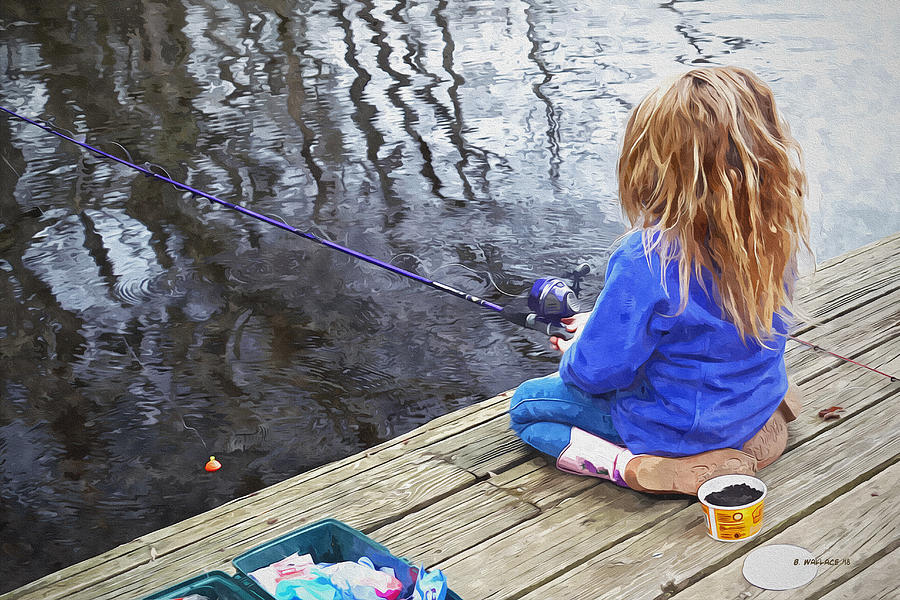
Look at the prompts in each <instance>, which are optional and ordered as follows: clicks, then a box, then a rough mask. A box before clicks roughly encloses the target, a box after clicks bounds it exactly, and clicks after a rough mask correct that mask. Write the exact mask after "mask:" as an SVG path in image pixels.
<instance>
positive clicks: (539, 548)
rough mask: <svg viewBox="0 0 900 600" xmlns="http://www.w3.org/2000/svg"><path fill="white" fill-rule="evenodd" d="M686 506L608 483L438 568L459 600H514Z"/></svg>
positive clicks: (679, 499) (577, 496) (561, 503)
mask: <svg viewBox="0 0 900 600" xmlns="http://www.w3.org/2000/svg"><path fill="white" fill-rule="evenodd" d="M573 477H574V476H573ZM688 504H690V501H689V500H688V499H684V498H676V499H658V498H653V497H650V496H647V495H644V494H639V493H636V492H632V491H630V490H625V489H622V488H618V487H616V486H615V485H612V484H610V483H605V484H603V485H595V486H593V487H591V488H588V489H587V490H584V491H583V492H581V493H579V494H576V495H573V496H572V497H571V498H569V499H568V500H566V501H563V502H560V503H559V504H558V505H557V506H555V507H553V508H551V509H548V510H545V511H543V512H542V513H541V514H540V515H539V516H537V517H535V518H534V519H531V520H530V521H527V522H525V523H523V524H522V525H520V526H517V527H515V528H513V529H511V530H509V531H507V532H505V533H504V534H503V535H500V536H497V537H495V538H491V539H489V540H487V541H485V542H483V543H481V544H478V545H477V546H475V547H473V548H471V549H469V550H467V551H466V552H463V553H461V554H458V555H456V556H454V557H451V558H449V559H448V560H445V561H441V562H439V563H438V564H437V565H436V566H437V567H438V568H440V569H442V570H444V572H445V573H446V574H447V577H448V580H449V581H451V582H452V587H453V590H454V591H455V592H457V593H458V594H459V595H460V596H462V597H463V598H479V599H481V600H488V599H498V598H509V597H517V595H518V594H521V593H522V592H523V591H526V590H529V589H532V588H534V587H537V586H538V585H541V584H543V583H545V582H546V581H547V580H548V579H550V578H553V577H557V576H560V575H561V574H563V573H564V572H565V571H567V570H568V569H570V568H572V567H574V566H575V565H578V564H581V563H582V562H584V561H585V560H587V559H589V558H591V557H592V556H594V555H596V554H597V553H599V552H601V551H603V550H604V549H606V548H609V547H611V546H614V545H615V544H617V543H619V542H621V541H622V540H624V539H626V538H628V537H629V536H632V535H634V534H635V533H636V532H639V531H641V530H643V529H646V528H648V527H651V526H652V525H653V524H654V523H657V522H659V521H662V520H664V519H665V518H666V517H669V516H671V515H673V514H675V513H677V512H678V511H680V510H682V509H684V507H685V506H687V505H688ZM564 597H565V596H553V595H550V596H544V598H564Z"/></svg>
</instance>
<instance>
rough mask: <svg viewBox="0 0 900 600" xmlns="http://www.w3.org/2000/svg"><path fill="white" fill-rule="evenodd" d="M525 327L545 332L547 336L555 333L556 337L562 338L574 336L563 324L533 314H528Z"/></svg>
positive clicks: (569, 338)
mask: <svg viewBox="0 0 900 600" xmlns="http://www.w3.org/2000/svg"><path fill="white" fill-rule="evenodd" d="M525 327H527V328H528V329H534V330H535V331H540V332H541V333H546V334H547V337H551V336H554V335H555V336H556V337H561V338H562V339H564V340H571V339H572V338H573V337H574V334H573V333H572V332H571V331H569V330H568V329H567V328H566V326H565V325H560V324H559V323H550V322H548V321H544V320H543V319H541V318H539V317H538V316H537V315H535V314H530V315H528V318H527V319H526V324H525Z"/></svg>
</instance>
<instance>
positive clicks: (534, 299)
mask: <svg viewBox="0 0 900 600" xmlns="http://www.w3.org/2000/svg"><path fill="white" fill-rule="evenodd" d="M0 111H3V112H5V113H7V114H8V115H10V116H13V117H15V118H17V119H20V120H22V121H24V122H26V123H29V124H31V125H34V126H35V127H39V128H40V129H43V130H44V131H46V132H47V133H50V134H53V135H55V136H57V137H59V138H62V139H64V140H66V141H68V142H71V143H73V144H76V145H78V146H81V147H82V148H84V149H86V150H88V151H90V152H93V153H94V154H97V155H99V156H102V157H104V158H108V159H110V160H112V161H115V162H117V163H119V164H122V165H125V166H126V167H128V168H130V169H133V170H135V171H138V172H139V173H143V174H144V175H145V176H147V177H153V178H155V179H158V180H160V181H163V182H165V183H168V184H171V185H173V186H175V187H176V188H177V189H180V190H183V191H185V192H188V193H189V194H191V196H192V197H200V198H204V199H206V200H209V201H210V203H215V204H219V205H221V206H224V207H226V208H230V209H231V210H234V211H237V212H239V213H242V214H244V215H247V216H248V217H252V218H254V219H257V220H259V221H262V222H263V223H267V224H269V225H272V226H274V227H278V228H279V229H283V230H284V231H287V232H288V233H292V234H294V235H297V236H300V237H302V238H305V239H307V240H309V241H311V242H315V243H317V244H321V245H322V246H325V247H327V248H331V249H332V250H337V251H338V252H342V253H344V254H347V255H349V256H352V257H353V258H356V259H359V260H361V261H364V262H367V263H369V264H371V265H375V266H376V267H379V268H381V269H385V270H387V271H390V272H392V273H395V274H397V275H400V276H402V277H406V278H408V279H412V280H414V281H418V282H419V283H423V284H425V285H427V286H429V287H431V288H434V289H436V290H439V291H441V292H444V293H447V294H450V295H452V296H456V297H457V298H461V299H463V300H467V301H468V302H471V303H473V304H476V305H478V306H480V307H481V308H484V309H487V310H491V311H494V312H496V313H498V314H499V315H500V316H501V317H503V318H504V319H506V320H507V321H509V322H511V323H515V324H516V325H519V326H521V327H525V328H527V329H533V330H535V331H540V332H541V333H544V334H546V335H548V336H558V337H561V338H563V339H571V338H572V333H571V332H570V331H569V330H568V329H567V328H566V326H565V325H563V324H561V323H560V320H561V319H564V318H566V317H571V316H572V315H574V314H575V313H577V312H579V309H578V306H577V305H578V303H577V297H578V292H579V291H580V282H581V279H582V278H583V277H584V276H585V275H587V274H588V273H589V272H590V267H589V266H588V265H587V264H582V265H580V266H579V267H578V268H577V269H575V270H574V271H573V272H572V273H571V274H570V276H571V277H572V279H573V288H574V289H573V288H570V287H569V286H568V285H567V284H566V283H565V282H564V281H563V280H561V279H559V278H556V277H546V278H542V279H538V280H537V281H535V282H534V284H533V285H532V288H531V292H530V293H529V297H528V308H529V310H530V312H521V311H513V310H510V309H509V308H508V307H503V306H500V305H499V304H495V303H493V302H490V301H489V300H485V299H483V298H479V297H478V296H475V295H472V294H469V293H467V292H464V291H462V290H459V289H456V288H454V287H451V286H449V285H447V284H445V283H441V282H440V281H436V280H434V279H429V278H427V277H423V276H422V275H419V274H418V273H413V272H412V271H407V270H406V269H403V268H401V267H398V266H396V265H393V264H391V263H389V262H384V261H382V260H379V259H377V258H374V257H372V256H369V255H367V254H363V253H362V252H359V251H357V250H353V249H352V248H347V247H346V246H342V245H340V244H336V243H335V242H332V241H330V240H327V239H324V238H321V237H319V236H317V235H315V234H313V233H310V232H308V231H303V230H301V229H298V228H297V227H294V226H292V225H288V224H287V223H285V222H283V221H279V220H278V219H273V218H272V217H269V216H266V215H264V214H261V213H258V212H256V211H253V210H250V209H249V208H245V207H243V206H241V205H239V204H233V203H231V202H228V201H226V200H222V199H221V198H218V197H216V196H213V195H212V194H208V193H206V192H204V191H202V190H198V189H196V188H194V187H191V186H189V185H187V184H185V183H182V182H180V181H176V180H175V179H172V178H171V177H168V176H167V175H160V174H159V173H155V172H153V171H151V170H150V169H148V168H146V167H142V166H140V165H136V164H135V163H133V162H131V161H128V160H125V159H123V158H119V157H118V156H114V155H112V154H109V153H108V152H104V151H103V150H100V149H99V148H96V147H94V146H91V145H90V144H87V143H85V142H83V141H80V140H77V139H75V138H74V137H70V136H68V135H65V134H63V133H61V132H60V131H58V130H57V128H56V127H55V126H53V124H52V123H47V122H43V123H42V122H39V121H34V120H32V119H29V118H28V117H25V116H22V115H20V114H18V113H16V112H14V111H12V110H9V109H8V108H4V107H3V106H0ZM70 133H71V132H70ZM126 153H127V152H126ZM129 158H131V157H130V155H129ZM163 170H164V169H163Z"/></svg>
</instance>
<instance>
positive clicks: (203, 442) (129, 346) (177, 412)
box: [122, 338, 209, 450]
mask: <svg viewBox="0 0 900 600" xmlns="http://www.w3.org/2000/svg"><path fill="white" fill-rule="evenodd" d="M122 343H124V344H125V347H126V348H128V352H130V353H131V358H133V359H134V362H136V363H137V364H138V366H140V367H141V369H142V370H143V369H146V367H145V366H144V363H143V362H141V359H140V358H138V355H137V353H136V352H135V351H134V348H132V347H131V344H129V343H128V340H126V339H125V338H122ZM169 400H171V401H172V402H171V404H172V409H173V410H174V411H175V414H176V415H178V418H179V419H181V425H182V426H183V427H184V428H185V430H190V431H193V432H194V433H196V434H197V437H198V438H199V439H200V443H201V444H203V448H205V449H206V450H209V446H207V445H206V441H205V440H204V439H203V436H202V435H200V432H199V431H197V429H196V428H194V427H189V426H188V424H187V423H185V421H184V415H182V414H181V411H179V410H178V403H177V402H175V398H174V397H172V394H170V395H169Z"/></svg>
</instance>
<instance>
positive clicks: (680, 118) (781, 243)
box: [510, 67, 809, 494]
mask: <svg viewBox="0 0 900 600" xmlns="http://www.w3.org/2000/svg"><path fill="white" fill-rule="evenodd" d="M800 162H801V159H800V149H799V146H798V144H797V142H796V141H795V140H794V139H793V138H792V137H791V135H790V133H789V130H788V127H787V125H786V124H785V123H784V122H783V121H782V120H781V118H780V117H779V115H778V113H777V112H776V109H775V100H774V98H773V96H772V92H771V90H770V89H769V88H768V87H767V86H766V85H765V84H764V83H763V82H762V81H761V80H760V79H759V78H758V77H756V76H755V75H753V74H752V73H750V72H749V71H746V70H744V69H739V68H734V67H724V68H723V67H718V68H704V69H696V70H692V71H690V72H688V73H686V74H684V75H682V76H681V77H679V78H677V79H675V80H674V81H673V82H672V83H670V84H667V85H663V86H660V87H659V88H657V89H656V90H655V91H653V92H651V93H650V94H649V95H648V96H647V97H646V98H645V99H644V100H643V101H641V103H640V104H639V105H638V106H637V107H636V108H635V109H634V111H633V112H632V113H631V117H630V119H629V121H628V125H627V128H626V130H625V140H624V147H623V149H622V155H621V157H620V159H619V164H618V176H619V194H620V199H621V203H622V207H623V209H624V212H625V214H626V216H627V217H628V219H629V220H630V221H631V223H632V225H633V227H634V229H633V231H632V232H631V233H630V234H628V235H627V236H626V237H625V238H624V240H623V242H622V244H621V246H620V247H619V248H618V249H617V250H616V251H615V252H614V253H613V254H612V256H611V257H610V259H609V264H608V266H607V273H606V283H605V286H604V288H603V291H602V293H601V294H600V296H599V298H598V299H597V302H596V304H595V306H594V309H593V311H592V312H591V313H583V314H579V315H576V316H575V317H572V318H571V319H568V320H566V323H567V325H568V329H569V331H571V332H573V334H574V337H573V339H571V340H563V339H561V338H551V344H552V345H553V347H554V348H556V349H557V350H559V351H561V352H562V353H563V354H562V360H561V363H560V367H559V372H558V373H557V374H553V375H550V376H548V377H544V378H540V379H533V380H530V381H526V382H525V383H523V384H522V385H521V386H519V388H518V389H517V390H516V392H515V394H514V395H513V397H512V401H511V408H510V420H511V424H512V425H511V426H512V428H513V430H514V431H515V432H516V433H517V434H518V435H519V436H520V437H521V438H522V439H523V440H524V441H525V442H526V443H528V444H530V445H532V446H534V447H535V448H537V449H538V450H541V451H542V452H545V453H548V454H550V455H552V456H554V457H556V459H557V466H558V467H559V468H560V469H562V470H565V471H570V472H574V473H580V474H585V475H593V476H598V477H603V478H608V479H611V480H613V481H615V482H616V483H618V484H619V485H623V486H628V487H631V488H633V489H636V490H640V491H646V492H658V493H667V492H677V493H684V494H696V491H697V488H698V487H699V486H700V484H701V483H703V481H705V480H706V479H709V478H710V477H714V476H717V475H722V474H727V473H745V474H753V473H755V472H756V471H757V470H758V469H760V468H762V467H763V466H766V465H767V464H769V463H771V462H772V461H773V460H775V459H776V458H777V457H778V456H780V455H781V453H782V452H783V451H784V448H785V445H786V443H787V427H786V423H787V422H788V421H790V420H792V419H793V418H794V417H795V416H796V412H797V410H798V409H799V402H798V401H797V399H796V397H795V396H794V395H793V394H794V391H793V388H791V389H790V390H789V386H788V379H787V375H786V372H785V365H784V346H785V335H786V334H787V330H788V324H789V319H790V317H791V314H792V296H793V286H794V281H795V278H796V264H797V255H798V251H799V249H800V246H801V244H803V245H805V246H806V247H807V248H808V247H809V241H808V233H807V221H806V215H805V212H804V210H803V194H804V190H805V185H806V178H805V176H804V174H803V171H802V167H801V164H800Z"/></svg>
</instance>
